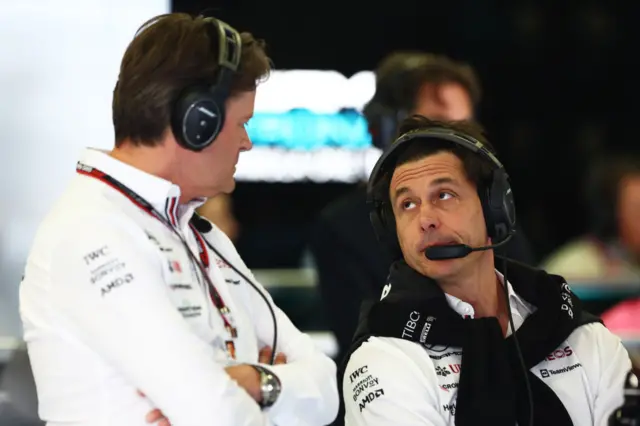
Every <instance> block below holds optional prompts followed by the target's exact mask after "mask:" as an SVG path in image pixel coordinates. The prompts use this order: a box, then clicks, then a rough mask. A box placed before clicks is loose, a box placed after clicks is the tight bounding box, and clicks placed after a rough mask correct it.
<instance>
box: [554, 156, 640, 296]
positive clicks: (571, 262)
mask: <svg viewBox="0 0 640 426" xmlns="http://www.w3.org/2000/svg"><path fill="white" fill-rule="evenodd" d="M586 193H587V202H588V208H589V210H590V217H591V226H590V230H589V232H588V234H586V235H584V236H582V237H580V238H578V239H576V240H574V241H571V242H568V243H567V244H565V245H564V246H562V247H560V248H559V249H557V250H556V251H555V252H554V253H552V254H551V255H550V256H549V257H548V258H547V259H546V260H545V261H544V262H543V263H542V268H543V269H545V270H546V271H548V272H550V273H553V274H559V275H562V276H564V277H565V278H567V279H568V280H574V281H580V280H584V281H597V282H607V281H617V282H622V283H625V284H630V283H637V284H639V285H640V158H638V157H637V156H634V155H608V156H605V157H604V158H603V159H602V160H601V161H599V162H598V163H597V164H596V165H595V167H594V168H593V170H591V172H590V175H589V176H588V178H587V182H586Z"/></svg>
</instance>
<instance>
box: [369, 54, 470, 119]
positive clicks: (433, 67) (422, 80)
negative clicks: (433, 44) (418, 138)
mask: <svg viewBox="0 0 640 426" xmlns="http://www.w3.org/2000/svg"><path fill="white" fill-rule="evenodd" d="M376 80H377V84H376V86H377V87H376V97H378V99H379V100H380V102H382V103H383V104H385V105H386V106H387V107H389V108H392V109H394V110H405V111H410V110H412V109H414V107H415V103H416V99H417V94H418V92H419V91H420V88H421V87H422V86H423V85H425V84H428V83H431V84H444V83H458V84H460V85H461V86H462V87H464V89H465V90H466V91H467V92H468V94H469V97H470V98H471V102H472V104H473V105H474V106H475V105H477V104H478V103H479V102H480V98H481V95H482V90H481V86H480V80H479V78H478V75H477V74H476V72H475V71H474V70H473V68H472V67H471V66H470V65H469V64H466V63H463V62H458V61H455V60H453V59H451V58H449V57H446V56H443V55H435V54H432V53H424V52H417V51H397V52H394V53H391V54H390V55H389V56H387V57H386V58H384V59H383V60H382V62H380V64H379V65H378V68H377V70H376Z"/></svg>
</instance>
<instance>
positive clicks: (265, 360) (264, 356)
mask: <svg viewBox="0 0 640 426" xmlns="http://www.w3.org/2000/svg"><path fill="white" fill-rule="evenodd" d="M271 355H273V349H271V347H270V346H265V347H264V348H262V349H260V353H259V354H258V362H259V363H260V364H269V363H270V362H271ZM286 363H287V356H286V355H285V354H283V353H282V352H280V353H278V354H277V355H276V359H275V362H274V365H278V364H286Z"/></svg>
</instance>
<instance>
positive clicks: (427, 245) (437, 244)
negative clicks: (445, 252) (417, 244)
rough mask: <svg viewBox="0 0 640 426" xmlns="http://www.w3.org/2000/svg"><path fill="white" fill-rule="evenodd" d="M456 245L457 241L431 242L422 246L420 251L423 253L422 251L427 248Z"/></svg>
mask: <svg viewBox="0 0 640 426" xmlns="http://www.w3.org/2000/svg"><path fill="white" fill-rule="evenodd" d="M456 244H459V243H458V242H457V241H455V240H440V241H433V242H430V243H427V244H425V245H424V246H422V248H421V249H420V251H424V250H426V249H428V248H429V247H439V246H453V245H456Z"/></svg>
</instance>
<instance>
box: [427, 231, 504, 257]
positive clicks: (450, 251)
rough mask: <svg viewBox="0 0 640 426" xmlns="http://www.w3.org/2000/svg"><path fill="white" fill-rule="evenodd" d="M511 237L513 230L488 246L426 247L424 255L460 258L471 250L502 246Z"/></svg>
mask: <svg viewBox="0 0 640 426" xmlns="http://www.w3.org/2000/svg"><path fill="white" fill-rule="evenodd" d="M511 237H513V232H511V233H509V234H508V235H507V237H506V238H505V239H504V240H502V241H500V242H499V243H498V244H492V245H490V246H483V247H469V246H468V245H466V244H452V245H449V246H432V247H427V249H426V250H425V251H424V255H425V256H426V257H427V259H429V260H449V259H460V258H462V257H465V256H468V255H469V254H470V253H471V252H473V251H484V250H493V249H495V248H498V247H500V246H503V245H505V244H506V243H508V242H509V240H510V239H511Z"/></svg>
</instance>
